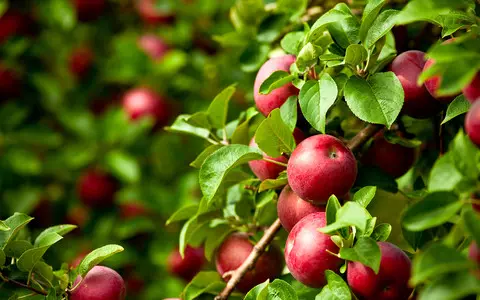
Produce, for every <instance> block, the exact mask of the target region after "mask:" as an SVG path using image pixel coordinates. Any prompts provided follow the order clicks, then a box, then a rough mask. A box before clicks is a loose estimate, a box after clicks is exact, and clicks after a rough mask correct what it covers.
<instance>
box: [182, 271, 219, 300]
mask: <svg viewBox="0 0 480 300" xmlns="http://www.w3.org/2000/svg"><path fill="white" fill-rule="evenodd" d="M224 287H225V282H223V280H222V278H221V277H220V275H219V274H218V273H217V272H214V271H204V272H200V273H198V274H197V275H196V276H195V277H194V278H193V279H192V281H191V282H190V283H189V284H188V285H187V286H186V287H185V289H184V290H183V293H182V294H183V297H182V299H184V300H193V299H196V298H197V297H198V296H200V295H202V294H205V293H210V294H218V293H219V292H221V291H222V289H223V288H224Z"/></svg>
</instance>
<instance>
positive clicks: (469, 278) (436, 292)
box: [419, 271, 480, 300]
mask: <svg viewBox="0 0 480 300" xmlns="http://www.w3.org/2000/svg"><path fill="white" fill-rule="evenodd" d="M479 293H480V281H479V280H478V278H476V277H475V275H474V274H472V273H471V272H466V271H461V272H457V273H452V274H448V275H447V276H444V277H435V280H434V281H433V282H432V283H431V284H429V285H428V286H427V287H426V288H425V289H424V290H423V291H422V293H421V294H420V298H419V300H455V299H464V297H466V296H468V295H474V294H479Z"/></svg>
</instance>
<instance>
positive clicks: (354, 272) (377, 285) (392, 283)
mask: <svg viewBox="0 0 480 300" xmlns="http://www.w3.org/2000/svg"><path fill="white" fill-rule="evenodd" d="M378 246H379V247H380V251H381V253H382V258H381V261H380V270H379V272H378V274H375V273H374V272H373V270H372V269H370V268H369V267H367V266H365V265H363V264H361V263H359V262H349V263H348V268H347V281H348V285H349V286H350V288H351V289H352V291H353V292H354V293H355V295H356V296H357V297H360V298H361V299H378V300H394V299H399V300H400V299H408V297H409V295H410V294H411V292H412V289H411V288H410V287H409V286H408V280H409V279H410V268H411V262H410V259H409V258H408V256H407V255H406V254H405V253H404V252H403V251H402V250H401V249H400V248H398V247H397V246H395V245H393V244H391V243H387V242H378Z"/></svg>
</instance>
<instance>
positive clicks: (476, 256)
mask: <svg viewBox="0 0 480 300" xmlns="http://www.w3.org/2000/svg"><path fill="white" fill-rule="evenodd" d="M468 257H469V258H470V259H471V260H472V261H474V262H475V263H477V264H480V249H478V245H477V243H475V242H472V243H471V244H470V247H469V248H468Z"/></svg>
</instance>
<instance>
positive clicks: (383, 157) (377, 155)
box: [361, 134, 415, 178]
mask: <svg viewBox="0 0 480 300" xmlns="http://www.w3.org/2000/svg"><path fill="white" fill-rule="evenodd" d="M361 162H362V163H363V164H365V165H369V166H377V167H379V168H380V169H382V170H383V171H384V172H385V173H387V174H389V175H390V176H392V177H394V178H398V177H401V176H402V175H404V174H405V173H407V172H408V170H410V168H411V167H412V166H413V164H414V163H415V149H414V148H409V147H405V146H402V145H399V144H391V143H389V142H388V141H387V140H386V139H385V138H384V137H383V134H377V135H375V137H374V139H373V143H372V145H371V146H370V148H369V149H368V150H367V151H366V152H365V154H364V155H363V156H362V159H361Z"/></svg>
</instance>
